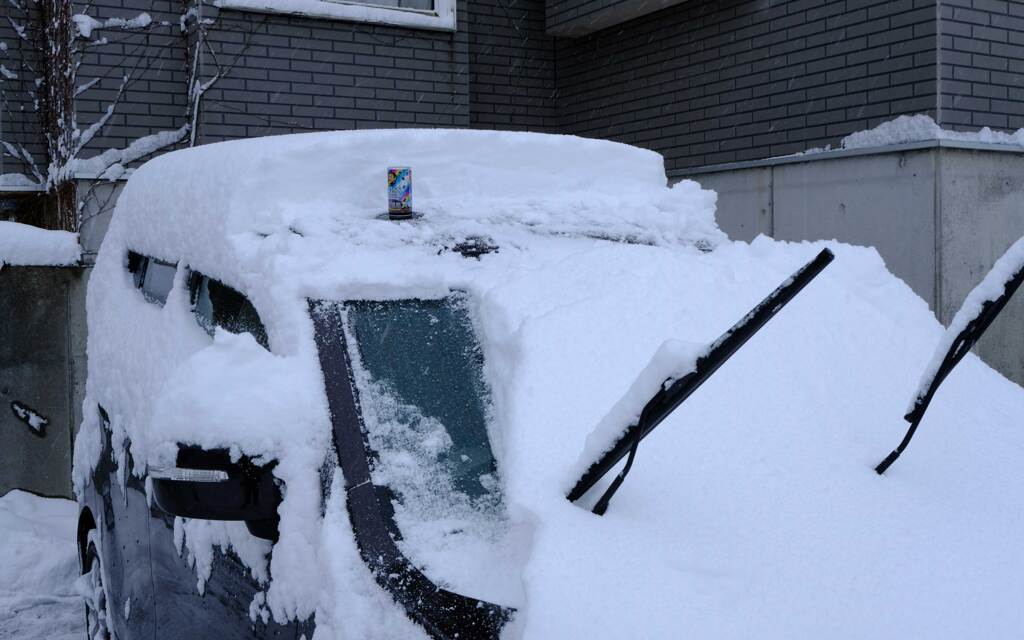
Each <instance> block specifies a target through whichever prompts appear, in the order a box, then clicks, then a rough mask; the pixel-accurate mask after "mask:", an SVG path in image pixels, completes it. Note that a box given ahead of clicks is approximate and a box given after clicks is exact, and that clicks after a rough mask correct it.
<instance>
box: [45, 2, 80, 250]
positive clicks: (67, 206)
mask: <svg viewBox="0 0 1024 640" xmlns="http://www.w3.org/2000/svg"><path fill="white" fill-rule="evenodd" d="M39 9H40V17H41V19H42V21H43V25H42V26H43V28H42V30H41V32H42V42H41V43H40V47H41V52H42V54H43V55H42V59H43V73H42V78H41V80H42V84H41V86H40V87H39V92H40V110H39V115H40V119H41V120H42V126H43V132H44V134H45V136H46V151H47V156H48V157H47V161H48V164H49V167H48V169H47V172H46V176H47V184H46V188H47V195H48V199H49V200H50V202H48V203H47V206H46V208H45V212H44V214H43V225H44V226H45V227H47V228H49V229H59V230H63V231H78V205H77V202H76V197H75V183H74V175H73V171H72V167H71V159H72V158H71V156H72V153H73V138H72V135H73V133H74V131H75V129H76V128H77V127H76V118H75V103H74V98H75V88H74V87H75V76H76V74H75V67H74V63H73V61H72V56H71V46H72V38H73V34H72V22H71V2H70V1H69V0H40V2H39Z"/></svg>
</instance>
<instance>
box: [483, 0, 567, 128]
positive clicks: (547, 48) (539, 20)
mask: <svg viewBox="0 0 1024 640" xmlns="http://www.w3.org/2000/svg"><path fill="white" fill-rule="evenodd" d="M544 3H545V0H471V2H469V7H468V11H469V17H468V23H469V59H470V66H469V111H470V126H473V127H480V128H487V129H530V130H533V131H553V130H555V128H556V127H557V123H558V122H557V118H556V116H555V95H556V93H555V40H554V38H552V37H551V36H548V35H547V34H546V33H544Z"/></svg>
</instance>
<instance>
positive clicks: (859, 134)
mask: <svg viewBox="0 0 1024 640" xmlns="http://www.w3.org/2000/svg"><path fill="white" fill-rule="evenodd" d="M927 140H956V141H959V142H984V143H989V144H1003V145H1011V146H1017V147H1022V148H1024V129H1018V130H1017V131H1014V132H1012V133H1005V132H1002V131H993V130H992V129H989V128H988V127H982V128H981V129H980V130H979V131H952V130H949V129H943V128H942V127H940V126H939V125H938V124H936V123H935V121H934V120H932V118H931V116H927V115H924V114H920V113H919V114H917V115H913V116H899V117H898V118H895V119H893V120H889V121H888V122H883V123H882V124H880V125H878V126H877V127H874V128H873V129H866V130H864V131H855V132H853V133H851V134H850V135H848V136H846V137H845V138H843V139H842V140H841V141H840V142H839V149H872V148H875V147H885V146H889V145H894V144H907V143H910V142H925V141H927ZM825 151H834V149H833V148H832V147H831V146H827V147H824V148H820V147H819V148H815V149H808V150H807V151H802V152H800V153H798V154H796V155H804V154H811V153H823V152H825Z"/></svg>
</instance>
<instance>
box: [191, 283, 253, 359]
mask: <svg viewBox="0 0 1024 640" xmlns="http://www.w3.org/2000/svg"><path fill="white" fill-rule="evenodd" d="M189 289H190V291H191V294H192V310H193V312H195V315H196V321H198V322H199V326H201V327H202V328H204V329H206V331H207V333H209V334H210V335H211V336H212V335H213V329H214V327H220V328H221V329H224V330H225V331H230V332H231V333H251V334H252V336H253V337H254V338H256V342H258V343H260V344H261V345H263V348H265V349H269V348H270V343H269V341H268V340H267V330H266V329H265V328H264V326H263V323H262V322H261V321H260V317H259V315H258V314H257V313H256V309H255V307H253V306H252V303H251V302H249V300H248V299H246V297H245V296H243V295H242V294H241V293H239V292H237V291H235V290H234V289H232V288H231V287H229V286H227V285H225V284H222V283H220V282H218V281H216V280H214V279H212V278H208V277H206V276H204V275H202V274H199V273H193V274H192V276H191V277H190V279H189Z"/></svg>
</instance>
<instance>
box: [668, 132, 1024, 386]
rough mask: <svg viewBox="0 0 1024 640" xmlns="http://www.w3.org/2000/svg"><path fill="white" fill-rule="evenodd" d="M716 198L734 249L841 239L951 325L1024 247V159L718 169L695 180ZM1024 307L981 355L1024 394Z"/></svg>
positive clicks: (910, 147) (894, 153)
mask: <svg viewBox="0 0 1024 640" xmlns="http://www.w3.org/2000/svg"><path fill="white" fill-rule="evenodd" d="M674 177H689V178H692V179H694V180H697V181H698V182H700V183H701V184H702V185H703V186H705V187H706V188H710V189H714V190H716V191H717V192H718V195H719V199H718V223H719V225H720V226H721V227H722V229H723V230H724V231H725V232H726V233H728V234H729V236H730V237H731V238H733V239H736V240H752V239H753V238H754V237H756V236H757V235H758V234H765V235H770V236H772V237H774V238H777V239H779V240H830V239H836V240H839V241H842V242H848V243H851V244H857V245H867V246H873V247H875V248H876V249H877V250H878V252H879V254H881V256H882V258H883V259H884V260H885V262H886V265H887V266H888V267H889V269H890V270H891V271H892V272H893V273H894V274H896V276H898V277H899V278H901V279H902V280H903V281H904V282H906V283H907V284H908V285H910V287H911V288H912V289H913V290H914V291H915V292H916V293H917V294H918V295H920V296H921V297H922V298H923V299H924V300H925V301H926V302H927V303H928V305H929V306H930V307H931V309H932V310H933V311H934V312H935V314H936V316H937V317H938V318H939V320H940V321H941V322H942V323H943V324H948V323H949V321H950V320H951V319H952V318H953V315H954V314H955V313H956V311H957V310H958V309H959V308H960V305H961V304H962V303H963V301H964V298H965V297H966V296H967V294H968V293H969V292H970V291H971V289H973V288H974V287H975V286H976V285H977V284H978V283H979V282H981V279H982V278H983V277H984V276H985V274H986V273H988V271H989V269H991V268H992V265H993V264H994V263H995V261H996V260H997V259H998V258H999V256H1001V255H1002V254H1003V252H1005V251H1006V249H1007V248H1009V246H1010V245H1011V244H1013V242H1014V241H1016V240H1017V239H1018V238H1020V237H1022V236H1024V153H1021V152H1020V151H1019V150H1016V151H1014V150H1011V149H1010V148H1007V147H998V146H995V145H972V144H961V143H952V142H948V141H931V142H924V143H914V144H907V145H901V146H896V147H888V148H884V149H873V150H858V151H838V152H832V153H822V154H815V155H811V156H803V157H786V158H775V159H772V160H765V161H760V162H753V163H743V164H735V165H725V166H721V167H717V168H716V167H709V168H707V169H705V170H703V171H701V172H697V173H691V174H689V175H686V176H682V175H678V174H677V175H675V176H674ZM1022 328H1024V295H1022V294H1018V296H1017V297H1016V298H1015V299H1014V300H1012V301H1011V302H1010V304H1009V305H1008V306H1007V308H1006V309H1005V310H1004V311H1003V313H1002V315H1001V316H1000V317H999V319H998V320H997V321H996V322H995V323H994V324H993V325H992V327H991V328H990V329H989V331H988V332H987V333H986V334H985V337H984V338H983V339H982V341H981V342H980V343H979V344H978V346H977V347H976V351H977V353H978V354H979V355H980V356H981V357H982V358H983V359H984V360H985V361H986V362H988V363H989V364H990V365H992V366H993V367H995V368H996V369H998V370H999V371H1001V372H1002V373H1003V374H1004V375H1006V376H1007V377H1009V378H1010V379H1011V380H1014V381H1016V382H1018V383H1021V384H1024V330H1022Z"/></svg>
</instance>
